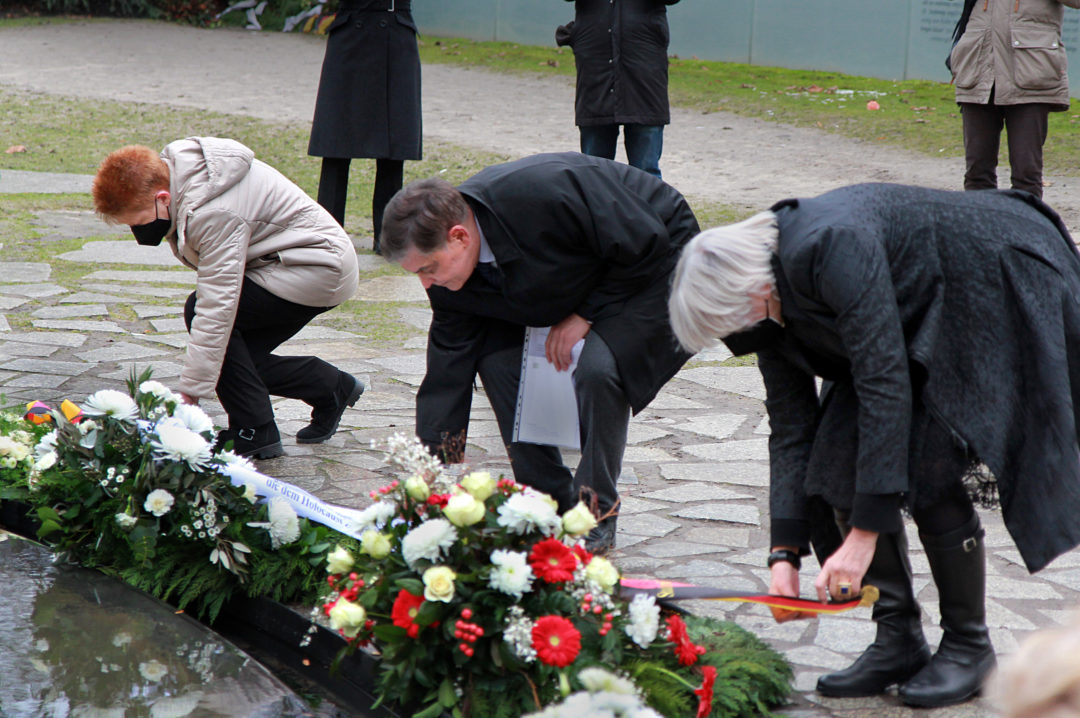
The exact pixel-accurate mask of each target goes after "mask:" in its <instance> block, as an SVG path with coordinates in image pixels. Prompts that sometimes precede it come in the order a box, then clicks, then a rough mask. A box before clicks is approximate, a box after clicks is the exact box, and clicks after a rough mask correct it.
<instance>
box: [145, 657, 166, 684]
mask: <svg viewBox="0 0 1080 718" xmlns="http://www.w3.org/2000/svg"><path fill="white" fill-rule="evenodd" d="M168 673H169V669H168V668H167V667H166V666H165V664H163V663H161V662H159V661H155V660H150V661H146V662H144V663H140V664H139V675H141V676H142V677H143V678H145V679H146V680H148V681H151V682H152V683H157V682H158V681H160V680H161V679H162V678H164V677H165V676H166V675H167V674H168Z"/></svg>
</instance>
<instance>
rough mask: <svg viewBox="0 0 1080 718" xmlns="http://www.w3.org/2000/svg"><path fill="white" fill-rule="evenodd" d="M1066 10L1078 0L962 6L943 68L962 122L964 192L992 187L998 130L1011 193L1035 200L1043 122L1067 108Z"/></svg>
mask: <svg viewBox="0 0 1080 718" xmlns="http://www.w3.org/2000/svg"><path fill="white" fill-rule="evenodd" d="M1065 5H1068V6H1069V7H1080V0H1022V2H1021V1H1020V0H978V1H977V2H976V0H966V3H965V7H964V9H963V12H962V13H961V20H960V24H958V26H957V28H956V33H957V34H959V37H958V39H957V42H956V45H955V46H954V47H953V49H952V53H951V54H950V55H949V62H948V63H947V64H948V65H949V67H950V69H951V70H952V73H953V83H954V84H955V85H956V102H957V103H958V104H959V105H960V115H961V117H962V118H963V123H964V156H965V158H966V161H967V171H966V172H965V173H964V189H997V164H998V148H999V147H1000V145H1001V130H1002V128H1003V127H1004V128H1005V132H1006V135H1007V137H1008V143H1009V165H1010V166H1011V169H1012V177H1011V186H1012V188H1013V189H1022V190H1024V191H1025V192H1030V193H1031V194H1033V195H1035V196H1036V197H1042V192H1043V179H1042V170H1043V144H1044V143H1045V142H1046V132H1047V120H1048V116H1049V114H1050V113H1051V112H1060V111H1062V110H1067V109H1069V76H1068V60H1067V59H1066V57H1065V46H1064V45H1063V44H1062V43H1061V22H1062V19H1063V17H1064V14H1065V8H1064V6H1065Z"/></svg>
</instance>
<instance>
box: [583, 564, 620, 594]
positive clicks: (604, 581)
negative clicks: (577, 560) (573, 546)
mask: <svg viewBox="0 0 1080 718" xmlns="http://www.w3.org/2000/svg"><path fill="white" fill-rule="evenodd" d="M585 576H586V578H589V579H592V580H593V581H595V582H596V583H598V584H600V587H601V588H603V589H604V590H605V591H607V592H608V593H611V590H612V589H613V588H615V584H617V583H618V582H619V571H618V569H616V568H615V566H614V565H612V563H611V561H608V560H607V559H606V558H604V557H603V556H593V559H592V561H589V565H588V566H586V567H585Z"/></svg>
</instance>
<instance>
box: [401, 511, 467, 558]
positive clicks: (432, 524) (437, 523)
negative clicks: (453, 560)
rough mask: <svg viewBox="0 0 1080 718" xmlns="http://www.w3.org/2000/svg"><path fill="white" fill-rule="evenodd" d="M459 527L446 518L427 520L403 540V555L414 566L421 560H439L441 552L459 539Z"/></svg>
mask: <svg viewBox="0 0 1080 718" xmlns="http://www.w3.org/2000/svg"><path fill="white" fill-rule="evenodd" d="M457 537H458V534H457V529H455V528H454V525H453V524H452V523H450V522H449V521H447V520H446V519H431V520H430V521H425V522H424V523H422V524H420V525H419V526H417V527H416V528H414V529H413V530H412V531H410V532H409V533H407V534H405V538H403V539H402V540H401V555H402V557H403V558H404V559H405V563H407V564H409V567H410V568H412V567H413V565H414V564H415V563H416V562H417V561H419V560H421V559H427V560H428V561H437V560H438V558H439V553H440V552H441V551H445V550H447V549H449V548H450V547H451V546H453V545H454V543H455V542H456V541H457Z"/></svg>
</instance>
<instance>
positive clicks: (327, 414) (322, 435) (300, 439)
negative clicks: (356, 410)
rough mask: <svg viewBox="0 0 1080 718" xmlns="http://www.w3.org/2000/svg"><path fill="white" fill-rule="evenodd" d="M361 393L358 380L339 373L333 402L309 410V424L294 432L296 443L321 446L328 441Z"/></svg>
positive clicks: (362, 391)
mask: <svg viewBox="0 0 1080 718" xmlns="http://www.w3.org/2000/svg"><path fill="white" fill-rule="evenodd" d="M363 393H364V384H363V383H362V382H361V381H360V380H359V379H357V378H356V377H354V376H353V375H352V374H346V373H345V372H341V376H340V377H339V378H338V385H337V388H336V389H334V395H333V397H332V399H333V402H332V403H330V404H327V405H326V406H321V407H319V406H317V407H315V408H313V409H312V410H311V423H310V424H308V425H307V426H305V427H304V428H303V429H301V430H300V431H298V432H296V443H298V444H321V443H322V442H324V441H326V440H327V439H329V438H330V437H331V436H333V435H334V433H335V432H337V428H338V424H339V423H340V422H341V415H342V414H344V413H345V409H346V408H348V407H350V406H352V405H353V404H355V403H356V400H357V399H359V398H360V395H361V394H363Z"/></svg>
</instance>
